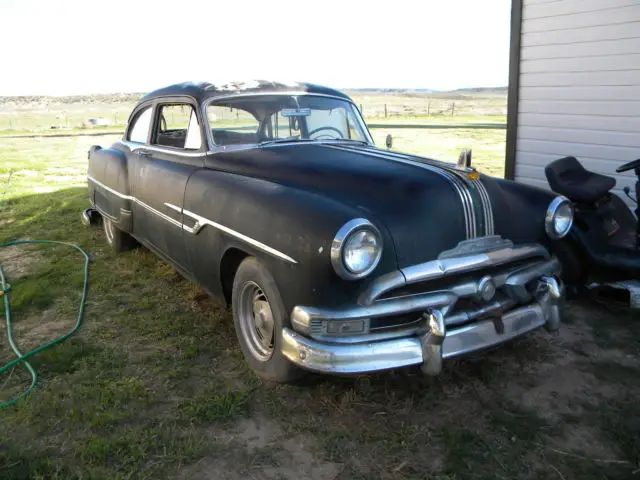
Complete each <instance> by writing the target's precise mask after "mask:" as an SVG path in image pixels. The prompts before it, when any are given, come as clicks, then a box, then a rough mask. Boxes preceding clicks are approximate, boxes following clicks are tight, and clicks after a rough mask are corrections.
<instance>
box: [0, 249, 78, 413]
mask: <svg viewBox="0 0 640 480" xmlns="http://www.w3.org/2000/svg"><path fill="white" fill-rule="evenodd" d="M28 243H46V244H54V245H67V246H69V247H73V248H75V249H76V250H77V251H79V252H80V253H81V254H82V255H83V256H84V286H83V287H82V298H81V299H80V308H79V309H78V317H77V318H76V323H75V325H74V327H73V328H72V329H71V330H69V332H68V333H66V334H65V335H63V336H61V337H59V338H57V339H55V340H53V341H51V342H49V343H46V344H44V345H42V346H40V347H38V348H35V349H33V350H31V351H30V352H27V353H25V354H22V353H20V350H19V349H18V347H17V345H16V344H15V342H14V340H13V327H12V325H11V308H10V306H9V290H10V289H11V287H10V285H9V284H8V283H7V281H6V278H5V276H4V271H3V270H2V265H0V287H1V290H0V295H2V297H3V301H4V316H5V320H6V326H7V339H8V341H9V345H10V346H11V349H12V350H13V352H14V353H15V354H16V356H17V358H16V359H15V360H12V361H11V362H9V363H7V364H6V365H4V366H3V367H1V368H0V375H2V374H3V373H5V372H6V371H8V370H9V369H10V368H13V367H15V366H16V365H17V364H19V363H23V364H24V366H25V368H26V369H27V370H28V372H29V374H30V375H31V385H30V386H29V387H28V388H27V389H26V390H25V391H24V392H23V393H22V394H20V395H18V396H17V397H15V398H14V399H12V400H9V401H8V402H6V403H0V408H4V407H8V406H10V405H13V404H14V403H16V402H17V401H19V400H21V399H23V398H24V397H26V396H27V395H29V394H30V393H31V391H32V390H33V389H34V388H35V387H36V385H37V383H38V374H37V373H36V371H35V370H34V369H33V367H32V366H31V364H30V363H29V362H28V361H27V359H28V358H29V357H32V356H34V355H36V354H38V353H40V352H42V351H44V350H47V349H48V348H51V347H54V346H55V345H58V344H59V343H62V342H64V341H65V340H66V339H67V338H69V337H70V336H71V335H73V334H74V333H75V332H77V331H78V329H79V328H80V325H82V320H83V318H84V307H85V303H86V301H87V290H88V288H89V255H88V254H87V252H85V251H84V250H83V249H82V248H80V247H79V246H77V245H74V244H73V243H67V242H58V241H55V240H16V241H13V242H7V243H0V247H9V246H11V245H24V244H28Z"/></svg>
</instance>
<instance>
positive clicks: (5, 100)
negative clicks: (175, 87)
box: [0, 87, 507, 107]
mask: <svg viewBox="0 0 640 480" xmlns="http://www.w3.org/2000/svg"><path fill="white" fill-rule="evenodd" d="M343 90H344V91H345V92H352V93H356V94H377V95H385V94H387V95H402V96H409V97H412V96H416V97H418V96H420V97H421V96H425V95H429V96H433V97H441V98H452V99H455V98H464V97H465V96H468V95H505V96H506V95H507V87H478V88H460V89H457V90H433V89H429V88H375V87H365V88H345V89H343ZM143 95H144V93H102V94H95V95H69V96H60V97H58V96H38V95H29V96H16V97H13V96H12V97H3V96H0V107H3V106H4V107H15V106H17V105H28V104H33V103H42V104H45V105H46V104H52V103H55V104H65V103H68V104H77V103H86V104H93V103H96V104H99V103H127V104H130V103H135V102H137V101H138V100H139V99H140V98H141V97H142V96H143Z"/></svg>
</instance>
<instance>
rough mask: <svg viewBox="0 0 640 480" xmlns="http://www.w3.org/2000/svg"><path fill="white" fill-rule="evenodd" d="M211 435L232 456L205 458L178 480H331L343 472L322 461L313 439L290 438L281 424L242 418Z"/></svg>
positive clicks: (305, 437) (299, 435)
mask: <svg viewBox="0 0 640 480" xmlns="http://www.w3.org/2000/svg"><path fill="white" fill-rule="evenodd" d="M211 435H212V441H214V442H216V443H218V444H220V445H223V446H225V450H226V451H228V452H229V453H228V454H227V455H215V456H210V457H205V458H203V459H202V460H200V461H199V462H197V463H195V464H193V465H190V466H188V467H185V468H183V469H181V470H180V471H179V473H178V478H180V479H187V478H189V479H190V478H198V479H203V480H209V479H211V480H213V479H216V480H217V479H225V480H226V479H228V480H236V479H243V478H250V479H257V480H263V479H264V480H289V479H291V480H294V479H295V480H298V479H301V478H304V479H309V480H332V479H335V478H336V477H337V476H338V475H339V473H340V472H341V470H342V466H341V465H340V464H338V463H332V462H326V461H324V460H322V458H321V455H319V453H318V452H319V451H320V450H319V449H318V446H317V442H316V441H315V440H314V439H313V437H311V436H308V435H301V434H297V435H293V436H292V435H288V434H286V433H285V432H284V431H283V429H282V428H281V426H280V425H279V424H278V423H276V422H274V421H272V420H268V419H265V418H261V417H258V418H250V419H243V420H241V421H239V422H238V423H237V424H236V425H235V426H234V427H232V428H231V429H229V430H215V431H212V432H211Z"/></svg>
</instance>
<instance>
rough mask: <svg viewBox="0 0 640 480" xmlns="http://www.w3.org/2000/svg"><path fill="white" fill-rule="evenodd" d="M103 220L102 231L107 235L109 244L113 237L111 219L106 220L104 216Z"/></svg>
mask: <svg viewBox="0 0 640 480" xmlns="http://www.w3.org/2000/svg"><path fill="white" fill-rule="evenodd" d="M103 222H104V233H105V235H106V236H107V242H109V244H112V243H113V237H114V232H113V223H111V220H107V219H106V218H105V219H104V220H103Z"/></svg>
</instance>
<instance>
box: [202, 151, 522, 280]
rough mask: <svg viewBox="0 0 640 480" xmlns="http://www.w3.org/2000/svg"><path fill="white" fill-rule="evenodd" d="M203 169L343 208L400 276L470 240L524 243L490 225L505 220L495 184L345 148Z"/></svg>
mask: <svg viewBox="0 0 640 480" xmlns="http://www.w3.org/2000/svg"><path fill="white" fill-rule="evenodd" d="M211 163H212V166H214V167H215V168H218V169H222V170H225V171H230V172H233V173H237V174H240V175H246V176H251V177H256V178H262V179H265V180H269V181H272V182H275V183H278V184H282V185H286V186H291V187H294V188H297V189H301V190H306V191H309V192H313V193H315V194H319V195H323V196H326V197H330V198H331V199H333V200H337V201H340V202H343V203H346V204H349V205H351V206H352V207H353V208H355V209H356V210H358V211H359V213H358V215H360V216H362V217H365V218H368V219H369V220H371V221H373V222H374V223H376V224H377V225H378V226H379V227H381V228H382V229H386V230H387V232H388V233H389V236H390V237H391V239H392V241H393V243H394V246H395V251H396V257H397V261H398V266H399V267H400V268H403V267H406V266H409V265H414V264H417V263H422V262H425V261H429V260H433V259H435V258H437V257H438V255H439V254H440V253H441V252H443V251H445V250H449V249H452V248H454V247H455V246H456V245H457V244H458V243H459V242H460V241H462V240H466V239H470V238H476V237H481V236H489V235H494V234H498V235H499V234H501V233H503V234H504V233H507V234H509V233H511V235H507V236H509V237H513V233H516V235H515V236H516V237H520V238H519V239H522V237H525V239H529V237H531V234H530V233H527V232H525V231H520V232H519V233H518V229H517V228H512V227H510V226H509V224H508V223H507V224H504V225H503V224H497V223H496V220H497V218H502V215H503V214H510V213H511V209H510V207H509V205H508V203H509V197H510V196H513V195H510V194H509V192H506V193H505V190H504V189H503V188H502V187H501V185H500V184H499V183H498V182H497V181H496V180H494V179H492V178H491V177H486V176H479V178H474V176H473V175H469V172H463V171H460V170H456V169H455V168H454V165H451V164H446V163H442V162H437V161H434V160H430V159H427V158H422V157H416V156H413V155H406V154H400V153H397V152H391V151H387V150H382V149H378V148H375V147H368V146H360V145H356V144H347V143H346V142H345V143H314V144H311V143H309V144H273V145H269V146H265V147H262V148H260V149H249V150H240V151H232V152H221V153H216V154H214V155H212V156H211ZM516 199H517V195H516ZM517 204H518V202H517V201H516V202H515V204H514V206H516V207H517ZM496 210H497V211H498V212H500V213H499V214H496V213H497V212H496ZM511 230H513V232H510V231H511ZM525 230H526V229H525ZM529 241H533V239H530V240H529Z"/></svg>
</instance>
